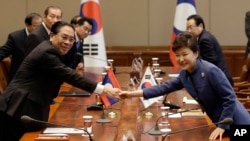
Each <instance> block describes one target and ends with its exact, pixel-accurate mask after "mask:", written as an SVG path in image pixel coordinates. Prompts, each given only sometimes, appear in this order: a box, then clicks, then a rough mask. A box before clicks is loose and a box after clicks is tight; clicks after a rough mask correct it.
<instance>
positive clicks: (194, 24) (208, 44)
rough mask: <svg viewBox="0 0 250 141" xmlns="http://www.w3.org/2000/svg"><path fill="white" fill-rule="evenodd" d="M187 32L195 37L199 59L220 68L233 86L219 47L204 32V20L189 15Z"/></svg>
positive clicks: (217, 43) (212, 36)
mask: <svg viewBox="0 0 250 141" xmlns="http://www.w3.org/2000/svg"><path fill="white" fill-rule="evenodd" d="M186 27H187V31H188V32H190V33H192V34H194V35H195V36H197V40H198V44H199V49H200V50H199V51H200V53H199V54H200V57H201V59H203V60H206V61H208V62H210V63H213V64H214V65H216V66H217V67H218V68H220V69H221V70H222V71H223V72H224V74H225V75H226V77H227V79H228V80H229V82H230V83H231V85H232V86H233V79H232V76H231V73H230V71H229V69H228V67H227V64H226V61H225V59H224V55H223V53H222V49H221V46H220V44H219V42H218V40H217V39H216V38H215V37H214V35H212V34H211V33H210V32H208V31H206V29H205V23H204V20H203V19H202V17H201V16H200V15H191V16H189V17H188V18H187V24H186Z"/></svg>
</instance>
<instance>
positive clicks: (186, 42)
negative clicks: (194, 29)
mask: <svg viewBox="0 0 250 141" xmlns="http://www.w3.org/2000/svg"><path fill="white" fill-rule="evenodd" d="M183 47H188V48H189V49H190V50H192V51H193V52H198V50H199V46H198V41H197V38H196V36H195V35H194V34H192V33H190V32H187V31H184V32H182V33H180V34H178V35H177V36H176V38H175V39H174V41H173V47H172V50H173V52H176V51H177V50H179V49H180V48H183Z"/></svg>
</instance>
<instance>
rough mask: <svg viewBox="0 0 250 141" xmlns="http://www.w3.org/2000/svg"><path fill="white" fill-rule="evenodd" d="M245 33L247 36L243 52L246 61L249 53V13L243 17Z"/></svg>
mask: <svg viewBox="0 0 250 141" xmlns="http://www.w3.org/2000/svg"><path fill="white" fill-rule="evenodd" d="M245 33H246V36H247V46H246V52H245V59H246V58H247V55H248V54H249V53H250V11H247V12H246V15H245Z"/></svg>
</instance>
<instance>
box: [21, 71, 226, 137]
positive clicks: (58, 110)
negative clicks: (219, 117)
mask: <svg viewBox="0 0 250 141" xmlns="http://www.w3.org/2000/svg"><path fill="white" fill-rule="evenodd" d="M130 70H131V69H130V68H129V67H117V71H116V77H117V80H118V81H119V83H120V85H121V89H123V90H127V88H128V87H127V86H128V83H129V78H130V76H129V72H130ZM162 70H164V71H166V72H167V73H169V72H171V68H169V67H162ZM102 72H103V69H102V68H95V69H93V68H87V69H85V73H84V74H85V76H86V77H88V78H90V79H92V80H95V81H97V82H100V81H101V80H102V75H101V73H102ZM166 79H169V78H168V76H167V75H166V76H164V80H166ZM60 91H81V90H80V89H77V88H74V87H72V86H71V85H69V84H63V85H62V87H61V90H60ZM184 96H187V97H188V98H190V96H189V95H188V93H187V92H186V91H185V90H180V91H176V92H173V93H171V94H169V96H168V100H170V101H172V102H175V103H176V104H179V105H180V106H181V107H182V108H193V107H192V106H193V105H187V104H183V102H182V99H183V97H184ZM55 101H56V102H58V103H56V104H53V105H51V112H50V119H49V122H53V123H58V124H63V125H68V126H70V127H76V128H82V127H83V119H82V116H83V115H92V116H93V117H94V120H93V124H92V125H93V139H94V140H95V141H121V139H122V137H123V136H124V135H127V133H128V132H130V131H131V133H132V135H133V136H134V138H135V141H161V140H162V137H161V136H152V135H149V134H148V131H149V130H150V129H151V128H153V127H154V125H155V123H156V120H157V119H158V118H159V117H160V111H159V109H160V108H159V107H160V106H161V103H156V104H154V105H152V106H150V108H149V109H148V110H149V111H150V112H152V113H153V116H151V117H148V116H145V113H146V112H148V111H147V110H143V108H142V105H141V103H140V100H139V99H138V98H132V99H126V100H121V101H119V102H118V103H116V104H114V105H113V106H112V108H108V109H105V110H104V112H105V115H106V118H107V119H111V120H112V122H111V123H106V124H102V123H96V122H95V120H98V119H100V118H101V116H102V113H103V111H88V110H87V109H86V107H87V105H90V104H93V103H95V102H96V95H95V94H92V95H91V96H90V97H62V96H58V97H57V98H56V99H55ZM59 102H62V103H59ZM63 103H64V104H63ZM66 103H71V104H66ZM196 106H197V105H196ZM110 112H115V113H116V116H114V117H112V116H109V113H110ZM168 120H169V122H170V126H169V127H170V128H171V130H172V132H176V131H180V130H185V129H189V128H193V127H197V126H203V125H208V124H209V126H208V127H204V128H199V129H195V130H189V131H185V132H180V133H176V134H171V135H170V138H168V139H170V140H174V141H208V140H209V139H208V137H209V135H210V133H211V132H212V131H213V129H214V126H213V125H212V123H211V121H210V120H209V118H208V117H206V116H204V117H190V116H185V117H184V116H182V117H181V118H169V119H168ZM210 124H211V126H210ZM41 132H42V131H38V132H30V133H26V134H25V135H24V136H23V137H22V139H21V141H33V140H34V138H36V137H37V135H38V134H39V133H41ZM168 139H165V141H167V140H168ZM88 140H89V139H88V138H87V137H83V136H82V134H70V141H88ZM223 141H229V138H228V137H224V138H223Z"/></svg>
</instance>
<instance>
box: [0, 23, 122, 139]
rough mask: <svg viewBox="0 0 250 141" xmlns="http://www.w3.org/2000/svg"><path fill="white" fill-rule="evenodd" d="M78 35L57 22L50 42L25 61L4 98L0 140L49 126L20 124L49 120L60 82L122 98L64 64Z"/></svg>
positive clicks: (116, 91)
mask: <svg viewBox="0 0 250 141" xmlns="http://www.w3.org/2000/svg"><path fill="white" fill-rule="evenodd" d="M74 32H75V31H74V27H73V26H72V25H71V24H69V23H66V22H63V21H59V22H57V23H55V24H54V25H53V26H52V28H51V33H50V39H49V40H45V41H43V42H42V43H41V44H39V45H38V46H37V47H36V48H35V49H33V50H32V51H31V52H30V53H29V54H28V56H27V57H26V58H25V59H24V60H23V63H22V64H21V66H20V68H19V70H18V72H17V73H16V75H15V77H14V78H13V80H12V81H11V83H10V84H9V85H8V87H7V88H6V90H5V92H4V94H3V95H1V96H0V140H4V141H5V140H11V141H15V140H18V139H19V138H21V136H22V135H23V133H25V132H27V131H36V130H41V129H42V128H44V127H45V125H44V124H40V123H34V122H23V121H20V118H21V117H22V116H23V115H27V116H29V117H31V118H33V119H37V120H41V121H45V122H46V121H48V116H49V111H50V102H51V100H52V99H53V98H54V95H57V94H58V91H55V89H54V88H53V87H54V86H57V85H58V81H63V82H67V83H69V84H71V85H73V86H75V87H78V88H81V89H84V90H86V91H88V92H90V93H97V94H101V93H104V94H107V95H108V96H110V97H114V98H118V99H119V93H120V92H121V90H120V89H118V88H112V87H110V86H103V85H101V84H98V83H97V82H93V81H91V80H89V79H87V78H85V77H84V76H82V75H79V74H77V73H76V72H75V70H73V69H72V68H70V67H68V66H66V65H65V64H64V63H63V62H62V56H63V55H65V54H67V52H68V51H69V50H70V49H71V48H72V46H73V43H74V41H75V39H74ZM17 97H18V98H17Z"/></svg>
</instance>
